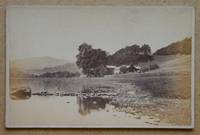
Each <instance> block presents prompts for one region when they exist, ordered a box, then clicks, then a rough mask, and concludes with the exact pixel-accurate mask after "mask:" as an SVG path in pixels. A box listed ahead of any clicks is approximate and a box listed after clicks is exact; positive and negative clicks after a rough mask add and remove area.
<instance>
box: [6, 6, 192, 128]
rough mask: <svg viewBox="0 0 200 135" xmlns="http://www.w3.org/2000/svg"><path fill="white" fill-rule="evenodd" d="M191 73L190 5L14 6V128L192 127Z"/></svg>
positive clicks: (10, 51) (9, 61) (9, 52)
mask: <svg viewBox="0 0 200 135" xmlns="http://www.w3.org/2000/svg"><path fill="white" fill-rule="evenodd" d="M193 79H194V9H193V8H192V7H186V6H185V7H183V6H181V7H179V6H25V5H24V6H22V5H21V6H19V5H18V6H17V5H15V6H14V5H13V6H8V7H7V10H6V116H5V117H6V118H5V119H6V123H5V124H6V127H7V128H37V127H39V128H41V127H44V128H50V127H54V128H193V127H194V84H193V83H194V80H193Z"/></svg>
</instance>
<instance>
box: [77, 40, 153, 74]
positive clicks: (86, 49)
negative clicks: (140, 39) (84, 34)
mask: <svg viewBox="0 0 200 135" xmlns="http://www.w3.org/2000/svg"><path fill="white" fill-rule="evenodd" d="M78 50H79V54H78V55H77V56H76V57H77V61H76V64H77V66H78V67H79V68H81V69H82V72H83V73H84V74H86V75H87V76H99V77H100V76H103V75H104V74H105V73H106V72H108V71H107V70H108V69H107V68H106V65H116V66H120V65H124V64H127V65H130V64H132V65H134V64H137V63H138V62H141V61H144V62H146V61H149V60H152V56H151V48H150V46H149V45H147V44H144V45H143V46H141V47H140V46H139V45H132V46H127V47H125V48H122V49H120V50H118V51H117V52H116V53H114V54H113V55H108V53H106V51H104V50H101V49H94V48H92V46H91V45H89V44H87V43H83V44H81V45H80V46H79V48H78Z"/></svg>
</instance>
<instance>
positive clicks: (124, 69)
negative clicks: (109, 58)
mask: <svg viewBox="0 0 200 135" xmlns="http://www.w3.org/2000/svg"><path fill="white" fill-rule="evenodd" d="M119 70H120V73H123V74H125V73H126V72H127V71H128V68H127V67H126V66H121V67H120V69H119Z"/></svg>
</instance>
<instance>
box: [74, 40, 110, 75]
mask: <svg viewBox="0 0 200 135" xmlns="http://www.w3.org/2000/svg"><path fill="white" fill-rule="evenodd" d="M78 50H79V54H78V55H77V56H76V58H77V61H76V64H77V66H78V67H79V68H81V69H82V72H83V73H84V74H86V75H87V76H91V74H92V75H94V76H99V74H98V73H95V72H96V71H99V69H98V68H97V67H99V66H100V65H101V66H104V67H105V65H106V63H107V54H106V52H105V51H103V50H101V49H93V48H92V46H91V45H88V44H87V43H83V44H81V45H80V46H79V48H78ZM96 68H97V69H98V70H97V69H96Z"/></svg>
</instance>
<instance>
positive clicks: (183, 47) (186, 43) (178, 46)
mask: <svg viewBox="0 0 200 135" xmlns="http://www.w3.org/2000/svg"><path fill="white" fill-rule="evenodd" d="M191 48H192V38H185V39H184V40H182V41H178V42H175V43H172V44H170V45H168V46H166V47H163V48H161V49H158V50H157V51H156V52H155V53H154V55H175V54H191Z"/></svg>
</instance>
